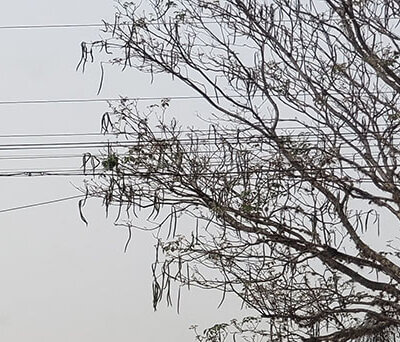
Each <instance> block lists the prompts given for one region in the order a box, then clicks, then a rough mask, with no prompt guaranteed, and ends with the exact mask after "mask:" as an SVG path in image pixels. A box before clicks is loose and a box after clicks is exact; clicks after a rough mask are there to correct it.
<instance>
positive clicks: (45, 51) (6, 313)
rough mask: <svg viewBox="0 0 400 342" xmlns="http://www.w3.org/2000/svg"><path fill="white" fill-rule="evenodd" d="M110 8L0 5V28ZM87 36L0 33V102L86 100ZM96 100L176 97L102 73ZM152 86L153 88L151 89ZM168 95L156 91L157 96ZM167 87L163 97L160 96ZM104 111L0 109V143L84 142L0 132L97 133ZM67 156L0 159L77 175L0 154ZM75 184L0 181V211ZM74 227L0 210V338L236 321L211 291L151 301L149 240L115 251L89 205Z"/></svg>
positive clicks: (92, 107) (158, 334)
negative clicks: (83, 49) (172, 301)
mask: <svg viewBox="0 0 400 342" xmlns="http://www.w3.org/2000/svg"><path fill="white" fill-rule="evenodd" d="M113 6H114V3H113V1H111V0H85V1H78V0H70V1H54V0H52V1H50V0H37V1H31V0H21V1H8V2H5V1H4V4H3V6H2V11H0V26H7V25H30V24H32V25H36V24H79V23H98V22H100V21H101V19H103V18H108V19H110V18H112V16H113ZM98 36H99V32H98V29H94V28H80V29H40V30H39V29H29V30H6V29H0V40H1V42H2V49H1V50H2V52H1V54H0V94H1V95H0V102H1V101H9V100H16V101H18V100H36V99H64V98H94V97H95V96H96V92H97V87H98V82H99V67H98V64H93V65H91V66H89V68H88V70H87V72H86V73H85V74H83V75H82V73H79V72H75V67H76V64H77V62H78V61H79V56H80V46H79V45H80V42H81V41H82V40H88V41H90V40H92V39H97V38H98ZM106 71H107V73H106V79H105V84H104V88H103V90H102V93H101V95H100V97H117V96H119V95H126V96H135V97H137V96H168V95H182V94H184V90H183V88H181V87H173V88H171V87H170V86H168V83H167V82H166V80H164V79H163V78H162V77H160V78H159V80H161V83H160V82H156V84H155V85H153V86H151V85H150V83H149V78H148V77H145V76H140V75H137V74H135V73H134V72H131V71H127V72H124V73H121V72H120V71H119V70H117V69H114V70H111V69H110V68H108V69H107V70H106ZM160 84H161V86H160ZM166 91H168V93H166ZM172 91H173V92H172ZM189 106H190V107H194V106H193V104H188V103H186V104H180V106H179V108H180V112H178V113H177V115H178V116H181V117H186V118H189V119H190V118H191V116H192V115H194V113H191V112H189V113H188V111H187V109H188V108H189ZM106 109H107V106H106V104H104V103H86V104H82V103H81V104H43V105H29V104H19V105H0V118H1V124H0V144H14V143H37V142H40V143H42V142H55V141H61V140H62V141H84V140H87V141H90V140H91V139H92V140H93V138H85V137H71V138H69V139H66V138H43V137H41V138H10V137H1V135H5V134H45V133H86V132H98V131H99V128H100V117H101V115H102V113H103V112H104V111H105V110H106ZM64 153H65V154H68V153H75V154H79V153H81V150H78V151H68V150H65V151H59V150H57V151H22V152H19V151H0V172H2V170H3V171H4V170H6V169H28V168H39V169H48V168H65V167H69V166H75V167H78V166H79V165H80V159H79V158H76V159H67V160H63V159H60V160H57V161H54V160H53V161H52V160H45V159H43V160H42V159H36V160H31V161H26V160H22V161H21V160H19V161H18V160H9V159H6V160H4V159H1V157H4V156H21V155H27V154H32V155H38V154H64ZM71 183H74V184H77V185H79V184H80V178H77V177H75V178H67V177H30V178H29V177H9V178H7V177H0V187H1V189H2V196H0V210H1V209H6V208H10V207H14V206H19V205H24V204H30V203H35V202H41V201H47V200H51V199H55V198H61V197H65V196H70V195H74V194H76V191H75V190H74V188H73V186H72V184H71ZM86 214H87V216H88V220H89V222H90V225H89V227H85V225H84V224H83V223H82V222H81V221H80V219H79V214H78V210H77V201H74V200H73V201H69V202H62V203H58V204H53V205H49V206H43V207H37V208H31V209H25V210H20V211H13V212H8V213H0V223H1V228H0V272H1V283H0V284H1V285H0V289H1V291H0V338H1V339H2V340H4V341H9V342H17V341H33V342H35V341H41V342H43V341H50V340H55V341H59V342H66V341H85V342H91V341H93V342H94V341H96V342H103V341H107V342H109V341H133V340H135V341H136V340H140V341H158V340H160V339H162V340H163V341H173V340H175V341H190V340H193V334H192V333H191V332H190V331H189V330H188V327H189V326H190V325H191V324H200V325H201V326H203V327H206V326H207V325H211V324H213V323H215V322H219V321H224V320H229V319H230V318H233V317H235V316H237V311H238V308H239V304H238V303H237V302H236V301H234V303H231V304H229V305H226V306H225V307H224V308H223V309H220V310H216V306H217V304H218V302H219V299H220V297H219V295H218V294H212V293H204V292H198V291H194V290H193V291H191V292H190V293H187V292H184V293H183V300H182V312H181V314H180V315H179V316H178V315H177V314H176V309H175V308H172V309H171V308H166V307H165V306H161V307H160V310H159V311H157V312H155V313H154V312H153V310H152V305H151V279H150V263H151V262H152V260H153V254H154V251H153V245H154V243H155V242H154V240H153V238H152V236H151V235H149V234H144V233H139V232H136V233H135V234H134V238H133V242H132V244H131V245H130V248H129V251H128V253H126V254H124V253H123V247H124V243H125V239H126V232H125V231H124V230H122V229H118V228H115V227H114V226H113V221H112V220H111V219H108V220H107V219H106V218H105V217H104V210H103V208H101V205H100V203H99V202H91V203H89V205H88V208H87V210H86Z"/></svg>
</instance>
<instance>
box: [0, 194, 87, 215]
mask: <svg viewBox="0 0 400 342" xmlns="http://www.w3.org/2000/svg"><path fill="white" fill-rule="evenodd" d="M82 197H85V195H75V196H69V197H63V198H57V199H54V200H50V201H44V202H36V203H32V204H26V205H21V206H18V207H12V208H7V209H1V210H0V214H3V213H8V212H11V211H16V210H22V209H28V208H34V207H40V206H45V205H49V204H53V203H59V202H65V201H69V200H72V199H76V198H82Z"/></svg>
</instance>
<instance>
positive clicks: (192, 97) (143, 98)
mask: <svg viewBox="0 0 400 342" xmlns="http://www.w3.org/2000/svg"><path fill="white" fill-rule="evenodd" d="M330 94H338V95H340V94H339V93H337V92H331V93H330ZM374 94H396V91H394V90H388V91H379V92H374ZM225 96H226V97H229V98H245V97H244V95H233V94H232V95H229V94H226V95H225ZM263 96H264V95H262V94H259V95H254V96H253V97H255V98H261V97H263ZM270 96H272V97H284V95H274V94H271V95H270ZM296 96H312V94H310V93H297V94H296ZM366 96H368V95H366ZM207 97H208V98H210V99H225V97H224V96H223V95H207ZM166 99H168V100H200V99H202V100H205V99H206V98H205V97H204V96H203V95H181V96H139V97H118V98H116V97H109V98H89V99H72V98H70V99H68V98H66V99H38V100H3V101H0V105H24V104H32V105H41V104H50V103H65V104H68V103H100V102H117V101H161V100H166Z"/></svg>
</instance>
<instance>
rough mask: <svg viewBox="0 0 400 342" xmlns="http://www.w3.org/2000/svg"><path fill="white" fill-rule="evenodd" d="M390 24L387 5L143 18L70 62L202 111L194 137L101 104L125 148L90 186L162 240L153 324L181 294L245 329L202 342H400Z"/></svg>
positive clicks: (118, 26)
mask: <svg viewBox="0 0 400 342" xmlns="http://www.w3.org/2000/svg"><path fill="white" fill-rule="evenodd" d="M399 23H400V3H399V2H398V1H394V0H386V1H380V2H376V1H372V0H357V1H356V0H325V1H317V0H315V1H314V0H310V1H300V0H269V1H259V0H233V1H224V0H201V1H195V0H173V1H163V0H154V1H151V2H150V1H149V2H148V3H146V4H144V5H136V4H134V3H131V2H130V3H119V6H118V12H117V14H116V16H115V22H114V23H105V30H104V31H105V35H106V38H104V39H103V40H101V41H97V42H92V43H85V44H83V45H82V46H83V49H82V61H81V62H82V63H85V62H86V61H87V60H88V58H89V57H90V56H93V50H95V49H99V50H103V51H106V52H107V53H108V54H111V57H110V58H111V59H110V60H109V63H111V64H116V65H120V66H122V67H123V68H131V67H132V68H136V69H138V70H141V71H143V72H148V73H150V74H152V75H154V74H157V73H166V74H170V75H172V76H173V78H174V79H176V80H179V81H181V82H183V83H184V84H186V85H187V86H188V87H189V88H190V89H192V90H194V91H195V92H196V94H197V95H198V96H200V97H202V98H204V100H205V101H206V102H207V103H208V104H209V105H211V107H212V108H213V109H212V112H211V113H210V121H209V127H208V129H207V130H204V129H203V130H200V129H197V130H196V129H184V128H182V127H180V126H179V124H178V123H177V122H176V121H172V122H171V123H168V122H165V120H163V117H164V116H163V113H164V112H165V111H167V110H168V109H169V108H168V107H169V101H168V99H164V100H163V101H162V103H161V104H160V105H159V106H157V105H153V106H150V107H149V108H148V110H147V112H146V111H142V110H141V109H140V107H139V105H138V102H137V101H131V100H128V99H121V101H120V103H117V104H115V103H113V104H110V111H109V112H107V113H106V114H105V115H104V117H103V129H104V130H105V131H107V132H112V133H115V134H118V135H120V136H121V137H125V139H126V141H123V142H121V144H120V145H119V146H118V147H114V148H110V149H109V150H108V151H106V152H105V153H104V155H103V159H102V160H101V162H102V163H100V161H99V163H97V164H98V166H97V167H95V168H94V170H90V171H89V170H87V172H91V171H93V172H94V177H93V179H92V180H91V181H89V182H88V183H87V184H86V191H87V194H88V196H95V197H101V198H103V199H104V203H105V206H106V208H107V209H108V208H109V207H110V206H112V205H116V206H117V207H118V208H119V215H118V220H119V222H120V224H125V225H126V226H127V227H128V228H129V230H130V229H132V228H134V224H135V222H134V216H135V215H136V214H137V211H138V210H142V211H144V213H147V214H148V220H149V222H152V224H153V225H152V226H151V227H152V229H158V230H159V234H160V235H159V236H160V238H159V241H158V244H157V254H156V255H157V256H156V262H155V263H154V265H153V272H154V287H153V292H154V307H156V306H157V303H159V302H160V301H161V300H162V299H163V298H166V300H167V301H171V298H170V289H171V284H172V283H175V284H177V286H178V288H179V289H180V287H181V286H199V287H202V288H213V289H219V290H221V291H222V292H223V293H224V294H225V293H234V294H236V295H237V296H239V297H240V298H241V300H242V301H243V303H244V304H245V306H247V307H248V308H251V309H252V310H253V311H254V312H255V313H256V314H254V315H253V316H252V317H248V318H247V319H245V320H243V321H241V322H239V321H236V320H233V321H232V322H229V323H226V324H217V325H215V326H214V327H212V328H210V329H208V330H206V331H204V334H198V335H197V339H198V340H199V341H220V340H221V341H222V340H225V339H227V338H228V337H229V336H230V337H231V338H233V340H238V339H239V337H242V338H243V339H248V340H249V339H254V340H257V341H258V340H259V339H258V338H264V339H265V340H266V341H309V342H311V341H398V340H399V329H400V305H399V302H398V301H399V297H400V263H399V257H400V246H399V238H398V236H399V233H398V224H399V222H400V179H399V166H398V162H399V156H400V149H399V140H398V139H399V137H400V135H399V130H400V112H399V99H400V98H399V96H400V95H399V94H400V71H399V68H400V63H399V60H398V57H399V54H400V47H399V42H400V35H399V29H398V26H399ZM155 118H158V122H156V121H157V120H156V119H155ZM92 158H94V157H92ZM88 160H89V159H87V158H86V159H85V166H87V165H89V164H87V162H88ZM92 161H93V160H92ZM93 165H94V164H93ZM167 208H169V210H168V209H167ZM181 216H189V217H191V218H192V222H193V228H192V229H188V228H187V225H186V227H185V228H184V227H180V226H179V222H180V221H179V218H180V217H181ZM149 224H150V223H149ZM163 232H164V235H163ZM161 236H163V238H161Z"/></svg>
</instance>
